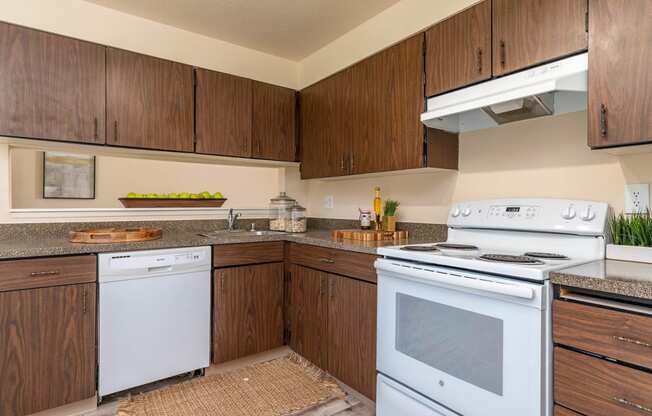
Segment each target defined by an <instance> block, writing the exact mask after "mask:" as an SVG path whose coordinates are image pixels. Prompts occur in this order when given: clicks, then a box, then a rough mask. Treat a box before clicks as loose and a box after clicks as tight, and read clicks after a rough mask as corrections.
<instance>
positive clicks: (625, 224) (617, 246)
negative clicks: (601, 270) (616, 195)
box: [607, 211, 652, 263]
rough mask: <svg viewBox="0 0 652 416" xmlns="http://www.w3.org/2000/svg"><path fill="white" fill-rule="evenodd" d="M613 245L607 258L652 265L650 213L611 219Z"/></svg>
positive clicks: (651, 219)
mask: <svg viewBox="0 0 652 416" xmlns="http://www.w3.org/2000/svg"><path fill="white" fill-rule="evenodd" d="M609 230H610V232H611V240H612V244H607V258H608V259H612V260H626V261H636V262H642V263H652V216H651V215H650V212H649V211H648V212H644V213H638V214H632V215H624V214H620V215H614V216H612V217H611V218H610V219H609Z"/></svg>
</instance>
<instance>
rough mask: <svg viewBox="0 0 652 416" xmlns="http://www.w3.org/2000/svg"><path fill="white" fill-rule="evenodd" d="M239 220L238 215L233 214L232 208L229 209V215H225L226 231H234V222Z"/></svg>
mask: <svg viewBox="0 0 652 416" xmlns="http://www.w3.org/2000/svg"><path fill="white" fill-rule="evenodd" d="M238 218H240V213H237V214H234V213H233V208H231V209H229V213H228V214H227V215H226V227H227V230H229V231H233V230H235V222H236V221H237V220H238Z"/></svg>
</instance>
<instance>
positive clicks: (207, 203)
mask: <svg viewBox="0 0 652 416" xmlns="http://www.w3.org/2000/svg"><path fill="white" fill-rule="evenodd" d="M120 202H122V205H124V207H125V208H219V207H221V206H222V205H224V202H226V198H222V199H217V198H211V199H190V198H187V199H185V198H184V199H181V198H175V199H171V198H120Z"/></svg>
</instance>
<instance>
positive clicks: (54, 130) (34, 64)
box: [0, 22, 105, 143]
mask: <svg viewBox="0 0 652 416" xmlns="http://www.w3.org/2000/svg"><path fill="white" fill-rule="evenodd" d="M104 53H105V48H104V47H103V46H100V45H95V44H92V43H88V42H83V41H79V40H75V39H70V38H66V37H63V36H58V35H53V34H49V33H45V32H40V31H37V30H32V29H26V28H22V27H19V26H15V25H11V24H8V23H2V22H0V65H1V66H2V68H1V69H0V97H2V98H1V99H0V135H3V136H16V137H27V138H36V139H54V140H64V141H71V142H83V143H104V139H105V133H104V132H105V128H104V127H105V125H104V113H105V104H104V103H105V65H104V59H105V56H104Z"/></svg>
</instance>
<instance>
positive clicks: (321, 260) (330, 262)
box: [319, 257, 335, 264]
mask: <svg viewBox="0 0 652 416" xmlns="http://www.w3.org/2000/svg"><path fill="white" fill-rule="evenodd" d="M319 261H320V262H322V263H328V264H333V263H335V260H333V259H327V258H325V257H324V258H321V259H319Z"/></svg>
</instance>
